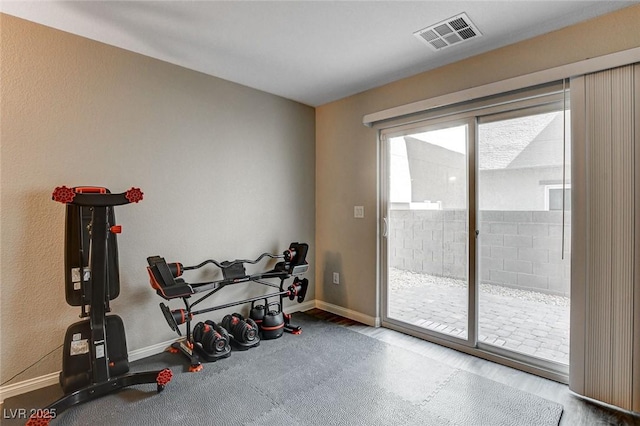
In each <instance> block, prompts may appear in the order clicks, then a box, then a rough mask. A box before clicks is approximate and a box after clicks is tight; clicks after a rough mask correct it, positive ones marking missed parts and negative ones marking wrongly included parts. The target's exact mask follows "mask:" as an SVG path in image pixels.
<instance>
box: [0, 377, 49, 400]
mask: <svg viewBox="0 0 640 426" xmlns="http://www.w3.org/2000/svg"><path fill="white" fill-rule="evenodd" d="M59 376H60V372H59V371H56V372H54V373H49V374H45V375H44V376H40V377H34V378H33V379H29V380H24V381H22V382H18V383H14V384H12V385H5V386H2V387H0V404H2V403H4V400H5V399H7V398H11V397H12V396H16V395H21V394H23V393H27V392H31V391H34V390H38V389H42V388H45V387H47V386H51V385H55V384H57V383H59V379H58V377H59Z"/></svg>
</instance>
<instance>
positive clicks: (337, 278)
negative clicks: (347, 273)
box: [333, 272, 340, 284]
mask: <svg viewBox="0 0 640 426" xmlns="http://www.w3.org/2000/svg"><path fill="white" fill-rule="evenodd" d="M333 283H334V284H340V274H339V273H338V272H334V273H333Z"/></svg>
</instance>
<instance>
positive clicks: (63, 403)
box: [26, 368, 173, 426]
mask: <svg viewBox="0 0 640 426" xmlns="http://www.w3.org/2000/svg"><path fill="white" fill-rule="evenodd" d="M172 376H173V373H172V372H171V370H170V369H168V368H165V369H164V370H158V371H147V372H144V373H132V374H127V375H124V376H119V377H114V378H111V379H109V380H107V381H106V382H101V383H96V384H93V385H90V386H87V387H85V388H82V389H79V390H77V391H75V392H72V393H70V394H67V395H65V396H63V397H62V398H60V399H59V400H57V401H56V402H54V403H53V404H51V405H49V406H48V407H46V408H44V409H42V410H38V412H37V413H36V414H34V415H33V416H31V418H30V419H29V420H28V421H27V423H26V425H27V426H44V425H48V424H49V422H50V421H51V420H53V419H54V418H55V417H57V416H58V415H59V414H60V413H62V412H63V411H65V410H66V409H68V408H71V407H73V406H75V405H78V404H82V403H85V402H89V401H93V400H94V399H97V398H100V397H103V396H105V395H107V394H110V393H112V392H114V391H116V390H119V389H122V388H125V387H127V386H133V385H141V384H145V383H156V386H157V387H156V390H157V391H158V392H161V391H162V390H164V387H165V385H166V384H167V383H169V382H170V381H171V378H172Z"/></svg>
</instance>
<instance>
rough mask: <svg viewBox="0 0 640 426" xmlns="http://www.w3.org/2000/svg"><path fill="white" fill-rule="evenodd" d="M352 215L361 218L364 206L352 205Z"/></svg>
mask: <svg viewBox="0 0 640 426" xmlns="http://www.w3.org/2000/svg"><path fill="white" fill-rule="evenodd" d="M353 217H355V218H358V219H362V218H363V217H364V206H353Z"/></svg>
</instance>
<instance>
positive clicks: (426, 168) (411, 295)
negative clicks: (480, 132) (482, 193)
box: [385, 124, 469, 339]
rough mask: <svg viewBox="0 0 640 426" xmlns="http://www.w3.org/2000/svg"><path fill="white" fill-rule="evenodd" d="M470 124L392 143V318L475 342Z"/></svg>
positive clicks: (389, 220) (389, 288)
mask: <svg viewBox="0 0 640 426" xmlns="http://www.w3.org/2000/svg"><path fill="white" fill-rule="evenodd" d="M468 133H469V128H468V124H462V125H461V124H455V125H449V126H448V127H442V126H441V127H439V128H436V127H431V128H429V127H425V128H422V129H418V130H416V131H415V133H410V134H401V135H398V136H391V137H388V138H387V139H386V144H387V146H386V148H387V150H388V179H389V181H388V188H389V192H388V203H387V204H388V211H387V253H388V262H387V265H388V271H387V273H388V280H387V288H386V293H385V294H386V307H387V312H386V317H387V318H389V319H393V320H396V321H400V322H402V323H407V324H411V325H413V326H416V327H420V328H423V329H427V330H430V331H434V332H438V333H443V334H446V335H449V336H453V337H457V338H461V339H467V337H468V330H467V329H468V324H469V320H468V301H469V285H468V258H469V249H468V240H469V233H468V221H469V220H468V218H469V212H468V184H467V181H468V177H467V164H468V153H467V139H468Z"/></svg>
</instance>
